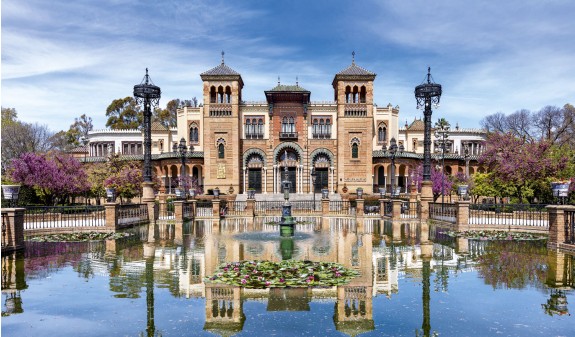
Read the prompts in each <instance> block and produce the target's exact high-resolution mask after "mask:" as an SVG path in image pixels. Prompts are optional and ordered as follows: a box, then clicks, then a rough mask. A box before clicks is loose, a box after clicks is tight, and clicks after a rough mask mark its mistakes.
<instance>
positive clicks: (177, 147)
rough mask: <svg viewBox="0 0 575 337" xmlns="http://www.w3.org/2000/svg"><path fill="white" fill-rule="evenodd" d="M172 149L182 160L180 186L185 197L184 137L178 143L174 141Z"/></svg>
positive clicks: (185, 147) (186, 148)
mask: <svg viewBox="0 0 575 337" xmlns="http://www.w3.org/2000/svg"><path fill="white" fill-rule="evenodd" d="M172 150H173V151H174V152H175V153H177V154H178V155H179V156H180V159H181V160H182V171H181V172H180V185H181V186H180V187H181V188H183V190H184V199H186V196H187V194H188V193H187V191H186V183H185V181H186V152H187V151H188V147H187V146H186V140H185V139H184V137H182V139H180V144H179V145H178V144H177V143H174V145H173V146H172Z"/></svg>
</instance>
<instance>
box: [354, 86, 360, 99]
mask: <svg viewBox="0 0 575 337" xmlns="http://www.w3.org/2000/svg"><path fill="white" fill-rule="evenodd" d="M357 102H359V90H358V89H357V86H354V87H353V103H357Z"/></svg>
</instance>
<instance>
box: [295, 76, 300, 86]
mask: <svg viewBox="0 0 575 337" xmlns="http://www.w3.org/2000/svg"><path fill="white" fill-rule="evenodd" d="M295 86H296V87H299V81H298V77H297V76H296V77H295Z"/></svg>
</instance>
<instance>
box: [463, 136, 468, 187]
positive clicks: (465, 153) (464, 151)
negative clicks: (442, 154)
mask: <svg viewBox="0 0 575 337" xmlns="http://www.w3.org/2000/svg"><path fill="white" fill-rule="evenodd" d="M463 158H464V159H465V179H469V144H467V143H465V145H463Z"/></svg>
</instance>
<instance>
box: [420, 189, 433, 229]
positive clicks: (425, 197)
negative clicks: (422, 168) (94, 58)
mask: <svg viewBox="0 0 575 337" xmlns="http://www.w3.org/2000/svg"><path fill="white" fill-rule="evenodd" d="M432 187H433V183H432V182H431V181H427V180H424V181H423V182H422V183H421V220H422V221H425V220H427V219H429V203H430V202H433V189H432Z"/></svg>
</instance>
